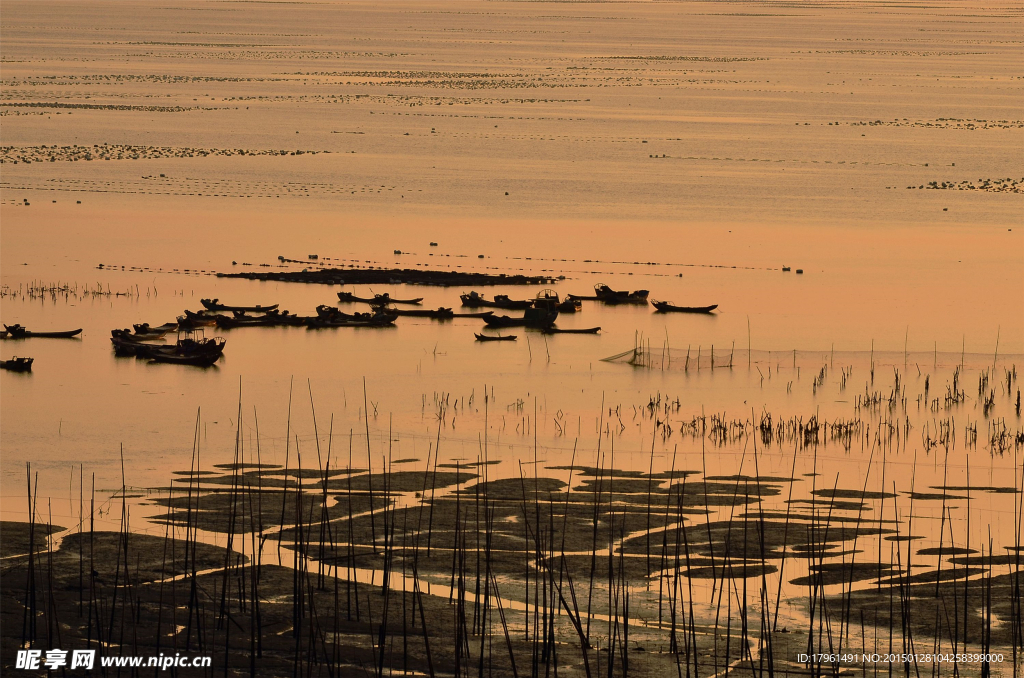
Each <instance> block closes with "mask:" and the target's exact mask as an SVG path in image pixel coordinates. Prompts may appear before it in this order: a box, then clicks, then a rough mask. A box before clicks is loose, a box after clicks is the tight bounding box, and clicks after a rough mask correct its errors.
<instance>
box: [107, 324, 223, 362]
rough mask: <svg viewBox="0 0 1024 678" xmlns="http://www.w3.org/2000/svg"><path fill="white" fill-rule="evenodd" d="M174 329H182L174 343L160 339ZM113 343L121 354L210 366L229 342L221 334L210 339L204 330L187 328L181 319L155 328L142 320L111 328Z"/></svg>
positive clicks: (156, 360)
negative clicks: (128, 326)
mask: <svg viewBox="0 0 1024 678" xmlns="http://www.w3.org/2000/svg"><path fill="white" fill-rule="evenodd" d="M171 332H177V333H178V336H177V341H175V342H174V343H173V344H167V343H156V342H157V341H158V340H162V339H163V338H164V336H165V335H167V334H169V333H171ZM110 343H112V344H113V345H114V355H117V356H120V357H134V358H139V359H142V360H149V361H150V362H157V363H172V364H177V365H195V366H197V367H210V366H211V365H213V364H214V363H216V362H217V361H218V360H220V359H221V357H222V356H223V355H224V345H225V344H226V343H227V342H226V341H225V340H224V339H222V338H220V337H215V338H213V339H209V338H207V337H205V336H204V335H203V332H202V330H200V329H196V328H183V327H182V326H181V325H179V324H178V323H166V324H164V325H160V326H159V327H155V328H154V327H150V325H149V323H142V324H138V325H134V326H133V329H130V330H129V329H124V330H111V332H110Z"/></svg>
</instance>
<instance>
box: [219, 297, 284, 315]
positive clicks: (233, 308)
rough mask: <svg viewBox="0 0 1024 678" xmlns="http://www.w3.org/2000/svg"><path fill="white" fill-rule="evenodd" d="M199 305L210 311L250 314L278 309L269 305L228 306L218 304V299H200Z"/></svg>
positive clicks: (274, 305) (273, 305)
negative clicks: (245, 312)
mask: <svg viewBox="0 0 1024 678" xmlns="http://www.w3.org/2000/svg"><path fill="white" fill-rule="evenodd" d="M199 303H201V304H202V305H203V306H205V307H206V308H207V309H209V310H211V311H250V312H252V313H266V312H267V311H273V310H274V309H275V308H277V307H278V304H271V305H269V306H261V305H259V304H257V305H255V306H230V305H228V304H222V303H220V299H200V300H199Z"/></svg>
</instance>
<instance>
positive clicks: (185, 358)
mask: <svg viewBox="0 0 1024 678" xmlns="http://www.w3.org/2000/svg"><path fill="white" fill-rule="evenodd" d="M149 358H150V363H172V364H174V365H192V366H194V367H212V366H213V364H214V363H215V362H217V361H218V360H220V358H221V354H220V353H218V354H216V355H202V354H200V355H177V354H174V353H156V354H154V355H152V356H149Z"/></svg>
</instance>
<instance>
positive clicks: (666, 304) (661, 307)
mask: <svg viewBox="0 0 1024 678" xmlns="http://www.w3.org/2000/svg"><path fill="white" fill-rule="evenodd" d="M651 305H652V306H654V309H655V312H656V313H711V312H712V311H714V310H715V309H716V308H718V304H711V305H710V306H676V305H675V304H673V303H672V302H671V301H654V302H651Z"/></svg>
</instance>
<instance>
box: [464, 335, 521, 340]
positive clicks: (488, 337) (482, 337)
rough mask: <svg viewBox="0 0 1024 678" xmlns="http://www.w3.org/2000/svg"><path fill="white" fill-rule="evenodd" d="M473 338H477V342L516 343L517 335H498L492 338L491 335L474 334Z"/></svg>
mask: <svg viewBox="0 0 1024 678" xmlns="http://www.w3.org/2000/svg"><path fill="white" fill-rule="evenodd" d="M473 336H474V337H476V340H477V341H515V340H516V335H514V334H506V335H505V336H501V335H500V334H499V335H497V336H491V335H489V334H474V335H473Z"/></svg>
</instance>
